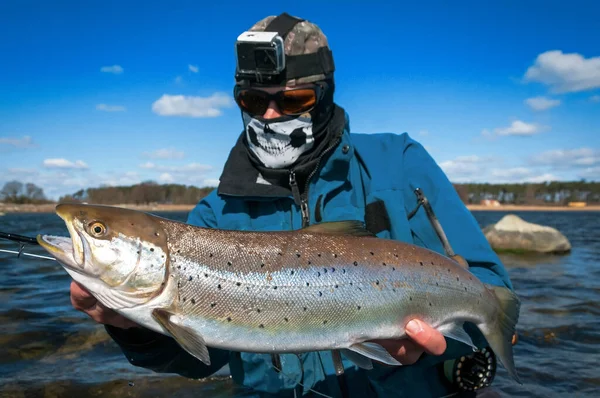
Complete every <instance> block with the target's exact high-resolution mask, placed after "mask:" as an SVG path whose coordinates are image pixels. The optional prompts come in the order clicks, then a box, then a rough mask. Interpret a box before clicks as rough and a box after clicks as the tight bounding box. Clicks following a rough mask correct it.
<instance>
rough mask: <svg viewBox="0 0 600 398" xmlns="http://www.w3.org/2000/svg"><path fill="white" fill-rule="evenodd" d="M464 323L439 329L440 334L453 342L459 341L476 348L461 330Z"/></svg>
mask: <svg viewBox="0 0 600 398" xmlns="http://www.w3.org/2000/svg"><path fill="white" fill-rule="evenodd" d="M463 327H464V323H452V324H450V325H448V326H447V327H445V328H440V332H441V333H442V334H443V335H444V336H446V337H448V338H450V339H453V340H456V341H460V342H461V343H464V344H466V345H468V346H470V347H473V348H477V346H476V345H475V344H474V343H473V340H471V336H469V334H468V333H467V332H466V331H465V329H463Z"/></svg>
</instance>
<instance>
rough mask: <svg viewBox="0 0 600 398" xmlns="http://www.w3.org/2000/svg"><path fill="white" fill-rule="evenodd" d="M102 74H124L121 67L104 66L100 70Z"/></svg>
mask: <svg viewBox="0 0 600 398" xmlns="http://www.w3.org/2000/svg"><path fill="white" fill-rule="evenodd" d="M100 72H104V73H114V74H115V75H118V74H121V73H123V68H122V67H121V65H112V66H103V67H102V68H100Z"/></svg>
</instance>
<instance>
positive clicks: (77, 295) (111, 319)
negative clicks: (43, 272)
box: [71, 281, 140, 329]
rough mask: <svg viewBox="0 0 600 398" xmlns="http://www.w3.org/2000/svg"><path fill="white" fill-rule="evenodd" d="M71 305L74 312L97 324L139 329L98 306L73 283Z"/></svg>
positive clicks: (108, 309)
mask: <svg viewBox="0 0 600 398" xmlns="http://www.w3.org/2000/svg"><path fill="white" fill-rule="evenodd" d="M71 304H73V307H75V309H76V310H78V311H81V312H84V313H86V314H87V315H88V316H89V317H90V318H92V319H93V320H94V321H96V322H98V323H102V324H105V325H111V326H115V327H118V328H121V329H129V328H132V327H140V326H139V325H138V324H137V323H135V322H133V321H130V320H129V319H127V318H125V317H124V316H122V315H119V314H118V313H116V312H115V311H113V310H111V309H110V308H106V307H105V306H103V305H102V304H100V303H99V302H98V300H96V298H95V297H94V296H92V295H91V294H90V292H88V291H87V290H86V289H85V288H84V287H83V286H81V285H80V284H79V283H77V282H75V281H72V282H71Z"/></svg>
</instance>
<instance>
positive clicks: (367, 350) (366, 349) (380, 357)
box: [348, 343, 402, 366]
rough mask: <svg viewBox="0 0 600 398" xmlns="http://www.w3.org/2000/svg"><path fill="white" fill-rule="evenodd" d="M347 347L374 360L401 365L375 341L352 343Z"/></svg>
mask: <svg viewBox="0 0 600 398" xmlns="http://www.w3.org/2000/svg"><path fill="white" fill-rule="evenodd" d="M348 349H349V350H351V351H354V352H356V353H358V354H360V355H364V356H365V357H367V358H371V359H373V360H375V361H379V362H382V363H385V364H388V365H393V366H402V364H401V363H400V362H398V361H397V360H396V359H394V357H392V356H391V355H390V353H389V352H388V351H387V350H386V349H385V348H383V347H382V346H381V345H379V344H376V343H358V344H353V345H351V346H350V347H348ZM348 359H350V358H348ZM357 365H358V364H357Z"/></svg>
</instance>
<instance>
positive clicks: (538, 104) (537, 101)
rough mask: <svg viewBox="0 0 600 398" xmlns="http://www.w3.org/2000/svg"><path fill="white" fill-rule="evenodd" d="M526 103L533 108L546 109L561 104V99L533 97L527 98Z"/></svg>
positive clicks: (537, 109)
mask: <svg viewBox="0 0 600 398" xmlns="http://www.w3.org/2000/svg"><path fill="white" fill-rule="evenodd" d="M525 103H526V104H527V105H529V106H530V107H531V109H533V110H536V111H545V110H547V109H550V108H554V107H555V106H559V105H560V100H557V99H551V98H546V97H533V98H527V99H526V100H525Z"/></svg>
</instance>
